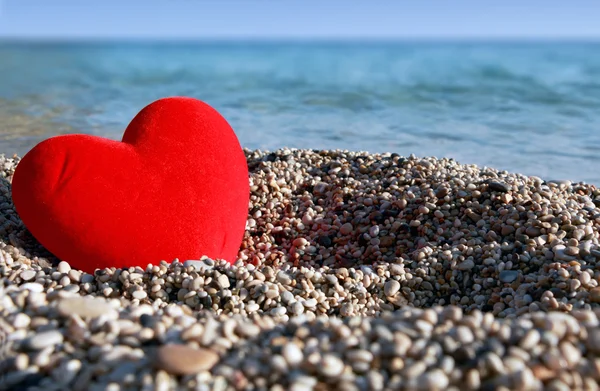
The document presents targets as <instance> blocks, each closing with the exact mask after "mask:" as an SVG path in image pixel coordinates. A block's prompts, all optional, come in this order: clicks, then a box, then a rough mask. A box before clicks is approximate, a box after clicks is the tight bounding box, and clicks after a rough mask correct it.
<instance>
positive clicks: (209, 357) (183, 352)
mask: <svg viewBox="0 0 600 391" xmlns="http://www.w3.org/2000/svg"><path fill="white" fill-rule="evenodd" d="M218 361H219V355H218V354H217V353H215V352H214V351H212V350H209V349H202V348H193V347H189V346H187V345H176V344H166V345H163V346H161V347H159V348H158V350H157V352H156V356H155V358H154V365H155V366H156V368H157V369H162V370H163V371H165V372H168V373H170V374H173V375H194V374H197V373H198V372H202V371H207V370H209V369H211V368H212V367H213V366H214V365H215V364H216V363H217V362H218Z"/></svg>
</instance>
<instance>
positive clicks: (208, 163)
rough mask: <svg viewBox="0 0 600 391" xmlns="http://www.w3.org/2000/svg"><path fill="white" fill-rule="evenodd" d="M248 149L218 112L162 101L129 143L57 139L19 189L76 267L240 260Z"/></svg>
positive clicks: (187, 101) (42, 150) (18, 180)
mask: <svg viewBox="0 0 600 391" xmlns="http://www.w3.org/2000/svg"><path fill="white" fill-rule="evenodd" d="M249 193H250V192H249V183H248V166H247V164H246V158H245V155H244V152H243V150H242V148H241V146H240V143H239V141H238V139H237V137H236V135H235V133H234V132H233V130H232V129H231V127H230V126H229V124H228V123H227V121H226V120H225V119H224V118H223V117H222V116H221V115H220V114H219V113H217V111H216V110H214V109H213V108H211V107H210V106H208V105H207V104H205V103H203V102H201V101H199V100H196V99H193V98H185V97H173V98H165V99H160V100H158V101H156V102H154V103H151V104H150V105H148V106H147V107H145V108H144V109H143V110H142V111H141V112H140V113H139V114H138V115H137V116H136V117H135V118H134V119H133V121H132V122H131V123H130V124H129V126H128V127H127V129H126V130H125V134H124V135H123V139H122V141H113V140H109V139H105V138H101V137H95V136H90V135H64V136H56V137H52V138H50V139H48V140H45V141H43V142H41V143H40V144H38V145H36V146H35V147H34V148H33V149H32V150H31V151H30V152H29V153H27V154H26V155H25V156H24V157H23V159H22V160H21V162H20V163H19V165H18V166H17V169H16V171H15V174H14V177H13V183H12V195H13V201H14V204H15V208H16V210H17V213H18V214H19V216H20V217H21V219H22V220H23V222H24V224H25V226H26V227H27V228H28V229H29V231H30V232H31V233H32V234H33V236H34V237H35V238H36V239H37V240H38V241H39V242H40V243H41V244H42V245H43V246H44V247H46V248H47V249H48V250H49V251H50V252H52V253H53V254H54V255H56V257H58V258H59V259H61V260H64V261H66V262H68V263H69V264H70V265H71V266H72V267H74V268H77V269H81V270H84V271H86V272H89V273H92V272H93V271H94V270H95V269H96V268H106V267H117V268H126V267H130V266H141V267H144V268H145V267H146V265H148V264H149V263H152V264H157V263H158V262H160V261H161V260H167V261H172V260H173V259H174V258H179V259H182V260H185V259H199V258H200V257H201V256H202V255H207V256H209V257H211V258H213V259H226V260H228V261H230V262H233V261H235V259H236V258H237V253H238V250H239V248H240V244H241V240H242V237H243V234H244V229H245V223H246V218H247V215H248V201H249Z"/></svg>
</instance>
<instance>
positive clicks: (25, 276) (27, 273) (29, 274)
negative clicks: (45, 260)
mask: <svg viewBox="0 0 600 391" xmlns="http://www.w3.org/2000/svg"><path fill="white" fill-rule="evenodd" d="M35 275H36V272H34V271H33V270H31V269H27V270H23V271H22V272H21V279H22V280H23V281H31V280H33V279H34V278H35Z"/></svg>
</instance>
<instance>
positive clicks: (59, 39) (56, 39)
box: [0, 34, 600, 43]
mask: <svg viewBox="0 0 600 391" xmlns="http://www.w3.org/2000/svg"><path fill="white" fill-rule="evenodd" d="M7 41H9V42H30V43H38V42H39V43H43V42H50V43H70V42H81V43H86V42H115V41H116V42H165V43H167V42H199V43H200V42H232V43H233V42H258V43H260V42H340V43H342V42H352V43H353V42H374V43H376V42H532V43H536V42H589V43H593V42H600V36H596V35H594V36H583V35H582V36H517V35H515V36H499V35H490V36H467V35H465V36H458V35H457V36H381V37H364V36H312V37H311V36H281V37H273V36H250V37H248V36H180V37H162V36H81V37H77V36H22V35H2V34H0V42H7Z"/></svg>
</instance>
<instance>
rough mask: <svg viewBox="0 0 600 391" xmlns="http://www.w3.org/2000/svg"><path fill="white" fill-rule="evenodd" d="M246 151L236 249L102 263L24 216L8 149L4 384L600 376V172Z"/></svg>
mask: <svg viewBox="0 0 600 391" xmlns="http://www.w3.org/2000/svg"><path fill="white" fill-rule="evenodd" d="M245 153H246V156H247V160H248V167H249V171H250V178H249V180H250V190H251V199H250V205H249V209H248V221H247V227H246V233H245V237H244V240H243V242H242V246H241V249H240V253H239V257H238V258H239V260H238V262H237V263H236V264H234V265H229V264H228V263H226V262H224V261H219V260H212V259H208V258H204V259H200V260H187V259H180V260H179V259H177V260H163V261H162V262H160V263H157V264H154V265H148V266H147V267H146V268H130V269H127V270H114V269H105V270H98V271H96V273H95V274H94V275H91V274H86V273H82V272H80V271H78V270H75V269H71V267H70V266H69V265H68V264H67V263H65V262H59V261H58V260H56V259H55V258H54V257H53V256H52V255H51V254H49V253H47V251H45V250H44V249H43V248H42V247H41V246H40V245H39V244H38V243H37V242H36V241H35V239H34V238H33V237H31V235H30V234H29V233H28V232H27V230H26V229H25V227H24V226H23V224H22V222H21V221H20V219H19V217H18V215H17V214H16V212H15V210H14V208H13V205H12V200H11V193H10V181H11V179H12V174H13V173H14V169H15V167H16V165H17V164H18V162H19V158H18V157H16V156H15V157H13V158H8V157H4V156H3V157H1V158H0V170H1V171H0V176H1V178H0V212H1V213H0V278H1V284H0V389H7V390H40V391H41V390H82V391H83V390H110V391H122V390H160V391H163V390H164V391H166V390H270V391H284V390H292V391H308V390H322V391H324V390H357V391H359V390H360V391H363V390H365V391H366V390H374V391H380V390H461V391H462V390H565V391H567V390H598V389H600V386H599V384H600V327H599V325H600V322H599V317H600V286H599V282H600V243H599V238H600V233H599V229H600V190H599V189H597V188H596V187H595V186H593V185H589V184H585V183H572V182H569V181H545V180H544V179H542V178H539V177H535V176H524V175H520V174H516V173H510V172H506V171H499V170H496V169H494V168H490V167H478V166H475V165H464V164H460V163H458V162H457V161H455V160H453V159H446V158H440V159H438V158H434V157H427V158H423V157H416V156H413V155H411V156H400V155H398V154H391V153H386V154H369V153H365V152H349V151H342V150H298V149H286V148H283V149H278V150H276V151H274V152H268V151H260V150H248V149H246V150H245ZM173 223H174V224H176V222H173ZM107 245H109V244H107Z"/></svg>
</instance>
